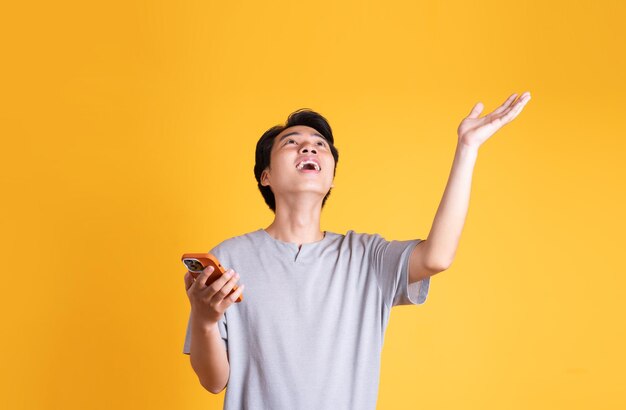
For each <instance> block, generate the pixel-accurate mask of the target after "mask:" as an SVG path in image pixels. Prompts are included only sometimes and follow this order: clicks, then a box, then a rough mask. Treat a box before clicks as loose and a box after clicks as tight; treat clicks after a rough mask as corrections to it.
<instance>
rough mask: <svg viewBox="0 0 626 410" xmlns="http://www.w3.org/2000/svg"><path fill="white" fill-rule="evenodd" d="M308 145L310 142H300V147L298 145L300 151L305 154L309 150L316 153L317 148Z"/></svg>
mask: <svg viewBox="0 0 626 410" xmlns="http://www.w3.org/2000/svg"><path fill="white" fill-rule="evenodd" d="M309 145H311V143H306V144H302V147H300V153H301V154H306V153H309V152H311V153H313V154H317V150H316V149H315V148H313V147H310V148H309Z"/></svg>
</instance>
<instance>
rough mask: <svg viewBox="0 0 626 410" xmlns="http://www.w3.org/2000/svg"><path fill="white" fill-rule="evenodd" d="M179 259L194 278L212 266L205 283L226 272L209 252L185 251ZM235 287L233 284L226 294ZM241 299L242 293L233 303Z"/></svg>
mask: <svg viewBox="0 0 626 410" xmlns="http://www.w3.org/2000/svg"><path fill="white" fill-rule="evenodd" d="M181 260H182V261H183V263H184V264H185V267H186V268H187V270H188V271H189V272H190V273H191V276H193V278H194V279H195V278H197V277H198V275H200V274H201V273H202V271H203V270H204V269H205V268H206V267H208V266H213V272H211V275H210V276H209V278H208V279H207V281H206V284H207V285H210V284H211V283H213V281H215V280H216V279H217V278H219V277H220V276H222V275H223V274H224V273H226V269H224V267H223V266H222V264H221V263H220V261H218V260H217V258H216V257H215V255H212V254H210V253H185V254H183V257H182V258H181ZM237 289H238V286H237V285H235V286H233V289H232V290H231V291H230V293H229V294H228V296H230V295H232V294H233V293H234V292H235V291H236V290H237ZM242 300H243V294H241V295H239V297H238V298H237V300H235V303H239V302H241V301H242Z"/></svg>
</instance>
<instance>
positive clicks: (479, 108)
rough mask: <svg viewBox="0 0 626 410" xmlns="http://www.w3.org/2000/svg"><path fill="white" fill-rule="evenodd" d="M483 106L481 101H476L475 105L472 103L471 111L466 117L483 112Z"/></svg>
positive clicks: (476, 115) (476, 116) (475, 115)
mask: <svg viewBox="0 0 626 410" xmlns="http://www.w3.org/2000/svg"><path fill="white" fill-rule="evenodd" d="M483 108H484V106H483V103H482V102H480V101H479V102H477V103H476V105H474V108H472V111H471V112H470V113H469V115H468V116H467V118H478V116H479V115H480V113H481V112H483Z"/></svg>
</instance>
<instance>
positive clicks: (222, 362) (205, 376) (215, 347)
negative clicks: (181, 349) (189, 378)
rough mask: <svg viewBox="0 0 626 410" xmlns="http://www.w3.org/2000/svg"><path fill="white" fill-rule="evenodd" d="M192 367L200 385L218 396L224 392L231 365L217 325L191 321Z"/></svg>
mask: <svg viewBox="0 0 626 410" xmlns="http://www.w3.org/2000/svg"><path fill="white" fill-rule="evenodd" d="M190 360H191V367H192V368H193V370H194V371H195V372H196V374H197V375H198V379H199V380H200V384H202V386H203V387H204V388H205V389H207V390H208V391H210V392H211V393H214V394H217V393H219V392H221V391H222V390H224V387H226V384H227V383H228V377H229V375H230V364H229V363H228V356H227V353H226V349H225V348H224V341H223V340H222V337H221V335H220V332H219V329H218V327H217V324H215V325H211V326H209V325H206V324H205V323H201V322H199V321H197V320H195V319H194V318H193V313H192V319H191V347H190Z"/></svg>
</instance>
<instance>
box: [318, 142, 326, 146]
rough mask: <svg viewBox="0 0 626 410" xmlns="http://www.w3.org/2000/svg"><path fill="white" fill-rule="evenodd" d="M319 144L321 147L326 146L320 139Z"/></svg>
mask: <svg viewBox="0 0 626 410" xmlns="http://www.w3.org/2000/svg"><path fill="white" fill-rule="evenodd" d="M318 144H319V145H321V146H322V147H324V146H326V144H324V143H323V142H322V141H320V142H318Z"/></svg>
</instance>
